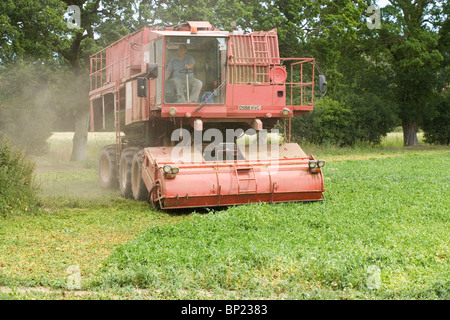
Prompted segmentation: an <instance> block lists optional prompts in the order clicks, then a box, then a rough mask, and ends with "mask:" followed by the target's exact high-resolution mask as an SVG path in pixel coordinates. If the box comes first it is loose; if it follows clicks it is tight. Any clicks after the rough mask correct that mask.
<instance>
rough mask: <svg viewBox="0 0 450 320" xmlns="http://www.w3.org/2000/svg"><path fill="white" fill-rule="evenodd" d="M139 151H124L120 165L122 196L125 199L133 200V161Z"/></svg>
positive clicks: (135, 149) (127, 149)
mask: <svg viewBox="0 0 450 320" xmlns="http://www.w3.org/2000/svg"><path fill="white" fill-rule="evenodd" d="M137 151H138V149H137V148H126V149H124V150H123V151H122V154H121V156H120V163H119V187H120V194H121V195H122V197H124V198H132V196H133V192H132V190H131V161H132V160H133V156H134V155H135V154H136V152H137Z"/></svg>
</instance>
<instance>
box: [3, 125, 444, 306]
mask: <svg viewBox="0 0 450 320" xmlns="http://www.w3.org/2000/svg"><path fill="white" fill-rule="evenodd" d="M113 138H114V137H113V136H112V135H90V136H89V147H88V160H87V162H86V163H83V164H81V163H71V162H69V156H70V142H71V136H70V134H55V135H54V136H52V138H51V139H50V143H51V144H50V150H49V153H48V154H47V155H46V156H42V157H39V158H36V159H35V160H36V163H37V170H36V176H37V180H38V181H39V182H40V184H41V194H40V197H41V200H40V201H41V204H40V207H41V209H40V210H39V212H34V213H33V214H31V215H23V214H20V215H16V216H12V217H8V218H6V219H1V220H0V299H34V298H36V299H295V300H297V299H449V298H450V260H449V259H450V228H449V225H450V215H449V211H450V210H449V209H450V200H449V199H450V191H449V180H450V179H449V178H450V166H449V163H450V149H449V148H448V147H437V146H429V145H422V146H419V147H414V148H402V147H401V135H399V134H398V133H393V134H390V135H388V137H387V138H386V139H385V140H384V141H383V143H382V145H380V146H377V147H372V146H368V145H358V146H355V147H353V148H336V147H333V146H313V145H307V146H303V148H304V150H305V151H306V152H307V153H313V154H314V155H317V156H319V157H320V158H324V159H325V160H327V164H326V166H325V169H324V176H325V188H326V192H325V200H324V201H322V202H314V203H313V202H308V203H282V204H252V205H243V206H234V207H228V208H215V209H202V210H183V211H169V212H162V211H155V210H154V209H152V208H151V207H150V206H149V205H148V204H147V203H144V202H136V201H133V200H125V199H121V198H120V195H119V192H118V191H105V190H102V189H100V187H99V186H98V183H97V175H96V169H95V165H96V157H97V154H98V150H99V149H100V147H101V146H102V145H103V144H108V143H111V141H112V140H113ZM73 265H76V266H79V268H80V270H81V277H82V282H81V289H80V290H69V289H68V288H67V279H68V274H67V269H68V268H69V267H70V266H73Z"/></svg>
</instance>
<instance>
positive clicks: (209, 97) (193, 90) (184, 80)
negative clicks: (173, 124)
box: [164, 37, 227, 105]
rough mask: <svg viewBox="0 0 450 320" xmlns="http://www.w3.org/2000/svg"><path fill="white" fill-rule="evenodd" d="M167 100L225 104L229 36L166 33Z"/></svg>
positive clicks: (165, 94)
mask: <svg viewBox="0 0 450 320" xmlns="http://www.w3.org/2000/svg"><path fill="white" fill-rule="evenodd" d="M165 52H166V57H165V84H164V102H165V103H166V104H197V105H198V104H201V103H203V104H224V103H225V81H226V61H227V60H226V58H227V39H226V38H224V37H220V38H215V37H167V38H166V50H165Z"/></svg>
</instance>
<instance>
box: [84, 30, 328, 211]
mask: <svg viewBox="0 0 450 320" xmlns="http://www.w3.org/2000/svg"><path fill="white" fill-rule="evenodd" d="M180 47H184V49H185V50H187V53H186V54H187V55H189V56H190V57H192V60H191V61H190V62H192V61H194V65H193V67H190V68H188V67H186V70H181V71H180V72H181V73H182V75H183V77H181V78H180V79H181V81H180V80H178V84H177V85H174V84H173V83H171V80H173V79H172V78H173V76H174V74H173V73H172V74H171V76H172V77H171V78H169V77H168V75H169V73H171V72H169V71H168V70H169V68H168V66H169V63H170V61H171V60H172V59H177V58H178V57H179V50H180ZM315 68H316V66H315V60H314V58H309V57H308V58H282V57H280V54H279V47H278V37H277V32H276V30H275V29H274V30H270V31H254V32H247V33H245V32H242V31H236V30H235V31H221V30H218V29H217V28H215V27H213V26H212V25H211V24H210V23H209V22H206V21H188V22H186V23H184V24H180V25H177V26H172V27H164V28H162V27H151V28H150V27H149V28H143V29H141V30H139V31H137V32H135V33H133V34H130V35H127V36H125V37H123V38H122V39H120V40H118V41H117V42H115V43H113V44H111V45H110V46H108V47H106V48H104V49H103V50H101V51H99V52H97V53H95V54H93V55H92V56H91V58H90V86H91V87H90V93H89V97H90V106H91V107H90V108H91V109H90V112H91V117H90V119H91V120H90V127H91V131H96V132H98V131H114V132H115V144H112V145H107V146H105V147H103V148H102V149H101V151H100V154H99V158H98V180H99V183H100V185H101V186H102V187H103V188H113V187H117V186H118V187H119V188H120V192H121V195H122V196H123V197H126V198H134V199H136V200H145V201H149V202H150V203H151V204H153V205H154V206H155V207H157V208H160V209H174V208H192V207H215V206H222V205H223V206H226V205H235V204H246V203H253V202H267V203H275V202H290V201H316V200H321V199H322V198H323V192H324V191H325V189H324V181H323V175H322V167H323V166H324V164H325V162H324V161H323V160H316V159H315V158H314V157H313V156H312V155H310V156H308V155H306V154H305V152H304V151H303V150H302V149H301V148H300V146H299V145H298V144H296V143H291V119H292V117H295V116H299V115H302V114H305V113H307V112H309V111H311V110H312V109H313V100H314V96H315V93H314V88H315V87H317V89H318V91H320V92H321V93H320V94H325V91H326V82H325V77H324V76H323V75H315V74H314V70H315ZM184 75H185V77H184ZM316 79H317V83H316V81H315V80H316ZM194 85H195V86H196V87H194ZM180 88H181V89H182V90H184V91H182V92H180ZM196 90H197V93H196V92H195V91H196ZM198 90H200V93H198Z"/></svg>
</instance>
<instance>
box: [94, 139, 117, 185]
mask: <svg viewBox="0 0 450 320" xmlns="http://www.w3.org/2000/svg"><path fill="white" fill-rule="evenodd" d="M97 175H98V182H99V184H100V186H101V187H102V188H103V189H112V188H117V185H118V179H117V161H116V146H115V145H108V146H105V147H103V148H102V149H101V150H100V153H99V155H98V164H97Z"/></svg>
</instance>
